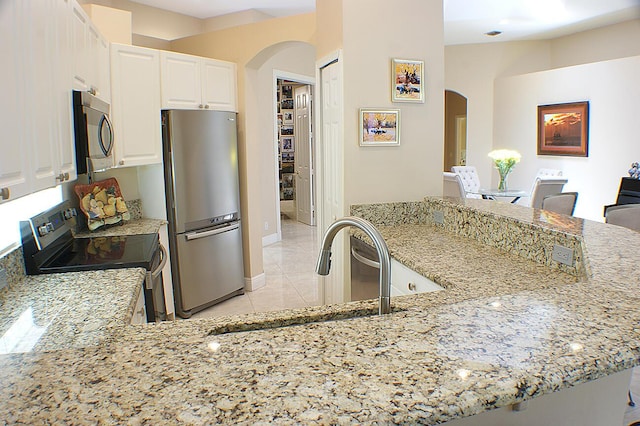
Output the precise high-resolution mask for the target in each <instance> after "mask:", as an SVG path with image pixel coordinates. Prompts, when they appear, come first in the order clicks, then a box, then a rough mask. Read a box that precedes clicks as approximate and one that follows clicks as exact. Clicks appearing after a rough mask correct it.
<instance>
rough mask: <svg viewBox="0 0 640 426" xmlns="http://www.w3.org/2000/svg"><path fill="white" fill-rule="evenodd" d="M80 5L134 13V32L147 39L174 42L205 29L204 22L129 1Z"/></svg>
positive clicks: (84, 0)
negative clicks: (98, 6)
mask: <svg viewBox="0 0 640 426" xmlns="http://www.w3.org/2000/svg"><path fill="white" fill-rule="evenodd" d="M78 3H80V4H84V5H86V4H90V3H94V4H98V5H102V6H107V7H112V8H115V9H122V10H127V11H129V12H131V13H132V21H131V26H132V31H133V33H134V34H140V35H143V36H147V37H154V38H159V39H163V40H173V39H176V38H181V37H187V36H190V35H193V34H199V33H201V32H202V31H203V29H204V21H203V20H202V19H198V18H194V17H192V16H187V15H182V14H180V13H174V12H169V11H166V10H162V9H158V8H156V7H151V6H146V5H143V4H140V3H134V2H131V1H128V0H78Z"/></svg>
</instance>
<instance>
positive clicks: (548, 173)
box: [518, 169, 562, 207]
mask: <svg viewBox="0 0 640 426" xmlns="http://www.w3.org/2000/svg"><path fill="white" fill-rule="evenodd" d="M560 176H562V170H558V169H538V173H536V177H535V178H534V179H533V184H532V185H531V191H530V192H529V194H530V195H531V197H530V198H521V199H520V201H519V202H518V204H520V205H523V206H527V205H528V206H532V207H533V203H532V200H533V191H534V190H535V189H536V182H537V180H538V179H551V178H557V177H560ZM558 192H560V191H558Z"/></svg>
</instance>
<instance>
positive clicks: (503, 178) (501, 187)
mask: <svg viewBox="0 0 640 426" xmlns="http://www.w3.org/2000/svg"><path fill="white" fill-rule="evenodd" d="M509 172H510V170H508V171H504V172H499V175H500V182H498V191H506V190H507V176H509Z"/></svg>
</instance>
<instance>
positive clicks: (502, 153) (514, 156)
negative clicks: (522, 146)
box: [489, 149, 522, 191]
mask: <svg viewBox="0 0 640 426" xmlns="http://www.w3.org/2000/svg"><path fill="white" fill-rule="evenodd" d="M489 158H491V159H492V160H493V164H494V165H495V166H496V169H497V170H498V173H499V174H500V183H499V184H498V189H499V190H500V191H506V190H507V175H508V174H509V173H511V171H512V170H513V167H514V166H515V165H516V163H519V162H520V159H522V156H521V155H520V153H519V152H518V151H514V150H511V149H496V150H493V151H491V152H490V153H489Z"/></svg>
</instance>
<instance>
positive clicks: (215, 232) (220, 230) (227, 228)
mask: <svg viewBox="0 0 640 426" xmlns="http://www.w3.org/2000/svg"><path fill="white" fill-rule="evenodd" d="M239 227H240V223H239V222H236V223H234V224H233V225H225V226H222V227H221V228H215V229H211V230H209V231H203V232H189V233H188V234H184V236H185V238H186V239H187V241H191V240H197V239H198V238H204V237H210V236H212V235H218V234H222V233H223V232H228V231H233V230H234V229H238V228H239Z"/></svg>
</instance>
